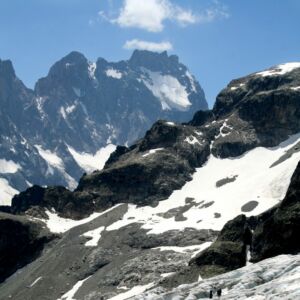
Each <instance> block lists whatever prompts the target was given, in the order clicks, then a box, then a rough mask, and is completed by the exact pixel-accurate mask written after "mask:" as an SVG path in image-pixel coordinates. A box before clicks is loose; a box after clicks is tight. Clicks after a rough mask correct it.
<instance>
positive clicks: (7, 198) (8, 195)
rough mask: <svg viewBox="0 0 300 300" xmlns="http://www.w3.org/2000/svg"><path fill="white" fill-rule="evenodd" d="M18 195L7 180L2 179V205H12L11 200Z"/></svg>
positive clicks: (0, 197)
mask: <svg viewBox="0 0 300 300" xmlns="http://www.w3.org/2000/svg"><path fill="white" fill-rule="evenodd" d="M18 193H19V191H18V190H16V189H14V188H13V187H11V186H10V184H9V182H8V181H7V180H6V179H4V178H0V205H11V199H12V198H13V196H14V195H16V194H18Z"/></svg>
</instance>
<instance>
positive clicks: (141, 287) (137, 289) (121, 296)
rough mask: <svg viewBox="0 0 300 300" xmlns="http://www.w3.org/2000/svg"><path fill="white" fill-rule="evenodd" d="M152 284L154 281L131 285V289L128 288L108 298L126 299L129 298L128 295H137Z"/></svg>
mask: <svg viewBox="0 0 300 300" xmlns="http://www.w3.org/2000/svg"><path fill="white" fill-rule="evenodd" d="M153 285H154V283H149V284H146V285H137V286H135V287H133V288H132V289H131V290H129V291H127V292H125V293H122V294H119V295H117V296H115V297H112V298H109V299H108V300H126V299H129V298H130V297H134V296H138V295H139V294H141V293H143V292H144V291H146V290H147V289H150V288H151V287H152V286H153Z"/></svg>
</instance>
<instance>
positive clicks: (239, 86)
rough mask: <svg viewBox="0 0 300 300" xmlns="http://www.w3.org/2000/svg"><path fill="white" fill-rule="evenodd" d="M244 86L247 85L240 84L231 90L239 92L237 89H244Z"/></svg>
mask: <svg viewBox="0 0 300 300" xmlns="http://www.w3.org/2000/svg"><path fill="white" fill-rule="evenodd" d="M244 85H245V83H240V84H239V85H238V86H232V87H231V88H230V90H232V91H235V90H237V89H239V88H241V87H243V86H244Z"/></svg>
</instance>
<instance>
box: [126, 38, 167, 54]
mask: <svg viewBox="0 0 300 300" xmlns="http://www.w3.org/2000/svg"><path fill="white" fill-rule="evenodd" d="M123 48H124V49H128V50H131V49H138V50H149V51H154V52H162V51H168V50H172V49H173V45H172V44H171V43H170V42H160V43H154V42H148V41H142V40H138V39H133V40H130V41H126V43H125V44H124V46H123Z"/></svg>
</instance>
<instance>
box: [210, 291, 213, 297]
mask: <svg viewBox="0 0 300 300" xmlns="http://www.w3.org/2000/svg"><path fill="white" fill-rule="evenodd" d="M212 298H213V291H212V290H210V291H209V299H212Z"/></svg>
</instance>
